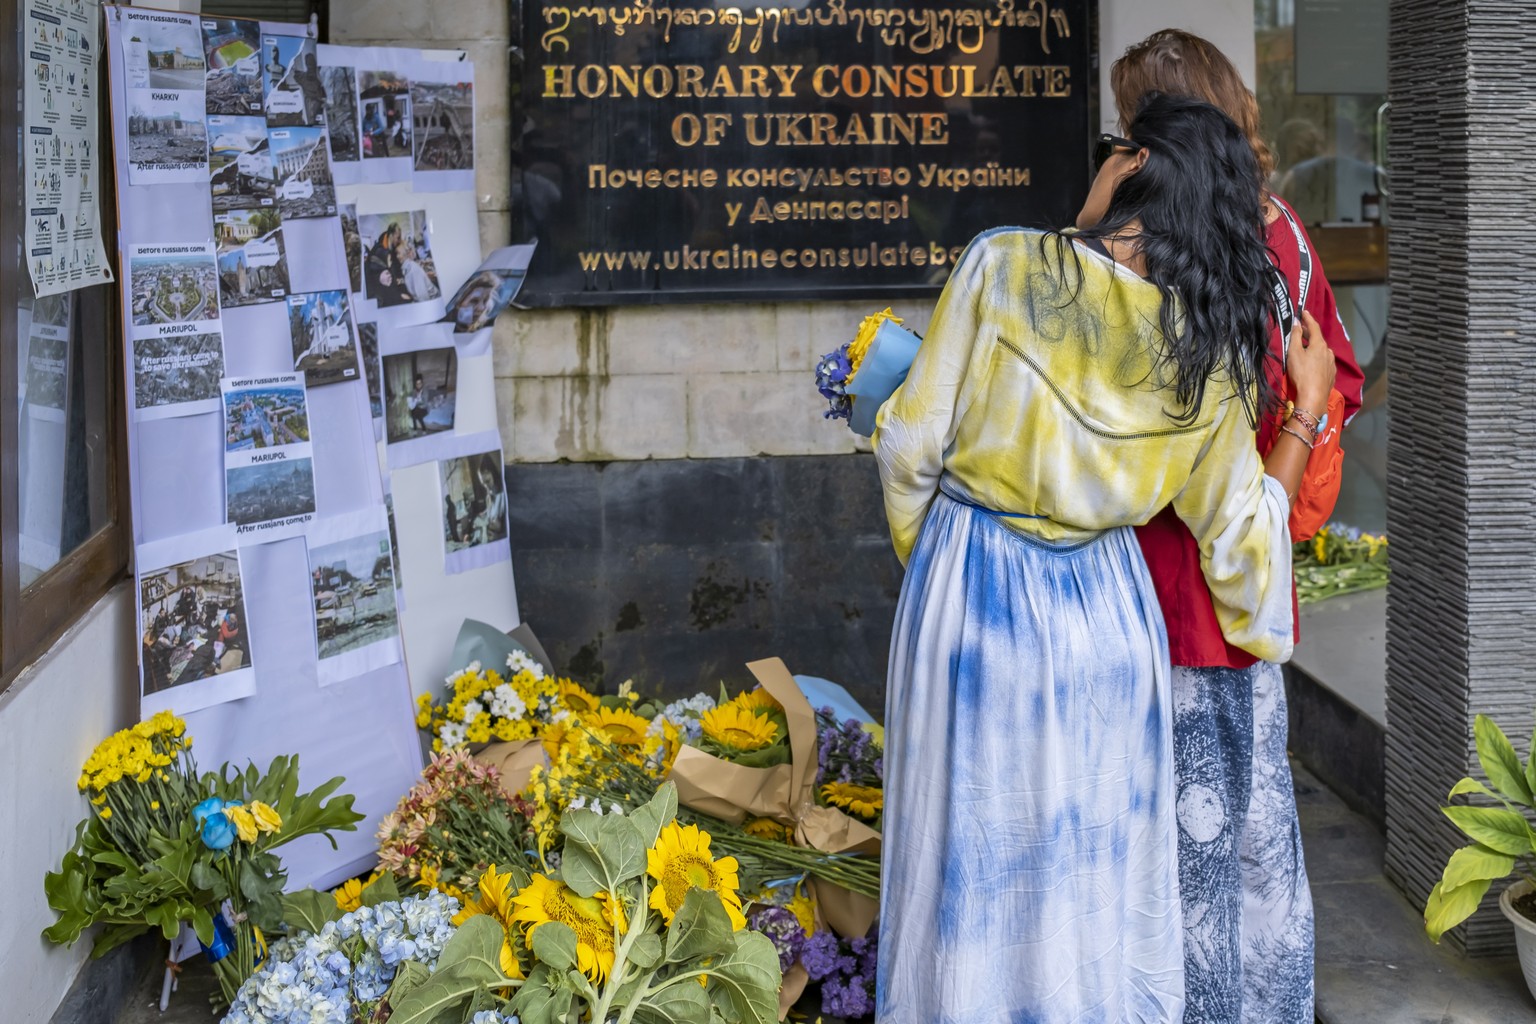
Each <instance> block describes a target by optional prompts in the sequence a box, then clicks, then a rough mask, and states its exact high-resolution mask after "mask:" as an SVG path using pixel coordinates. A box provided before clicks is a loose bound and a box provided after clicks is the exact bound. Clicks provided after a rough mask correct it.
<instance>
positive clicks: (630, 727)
mask: <svg viewBox="0 0 1536 1024" xmlns="http://www.w3.org/2000/svg"><path fill="white" fill-rule="evenodd" d="M584 721H585V723H586V725H587V726H588V727H589V728H590V729H592V730H593V731H594V732H600V733H602V734H603V737H604V738H605V739H607V740H608V741H609V742H610V743H615V744H617V745H618V746H621V747H639V746H644V745H645V731H646V730H647V729H649V728H650V727H651V723H650V721H649V720H648V719H644V718H641V717H640V716H639V715H637V714H635V713H634V712H633V711H630V710H629V709H627V708H598V709H597V711H596V712H595V713H593V714H591V715H588V716H587V717H586V718H585V719H584Z"/></svg>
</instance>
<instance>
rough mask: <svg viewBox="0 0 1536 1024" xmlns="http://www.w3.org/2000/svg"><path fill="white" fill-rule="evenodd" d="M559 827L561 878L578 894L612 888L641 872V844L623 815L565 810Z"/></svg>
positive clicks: (637, 834)
mask: <svg viewBox="0 0 1536 1024" xmlns="http://www.w3.org/2000/svg"><path fill="white" fill-rule="evenodd" d="M560 831H561V832H563V833H565V836H566V843H565V850H564V852H563V853H562V855H561V856H562V857H563V858H564V859H563V860H562V862H561V865H560V875H561V878H562V879H563V880H564V882H565V884H566V885H569V886H570V887H571V888H572V889H575V890H576V891H577V893H579V894H580V895H582V896H592V895H594V894H595V893H597V892H612V891H614V890H615V889H617V888H618V887H619V885H620V884H621V883H623V882H626V881H628V880H630V879H631V878H636V877H638V876H640V875H642V874H644V873H645V847H644V846H642V845H641V844H640V833H639V832H638V831H637V830H636V829H635V827H634V825H632V824H630V822H629V820H628V819H627V818H625V817H622V816H620V815H617V814H611V815H606V816H604V815H598V814H593V813H592V812H591V811H584V810H575V811H566V812H565V816H564V817H562V818H561V819H560ZM573 853H574V854H575V855H576V856H575V857H574V858H573V857H572V854H573ZM583 853H585V854H587V855H588V856H585V857H584V856H582V854H583Z"/></svg>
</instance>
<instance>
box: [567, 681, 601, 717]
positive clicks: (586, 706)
mask: <svg viewBox="0 0 1536 1024" xmlns="http://www.w3.org/2000/svg"><path fill="white" fill-rule="evenodd" d="M558 693H559V697H560V703H561V704H564V705H565V706H566V707H568V708H570V709H571V710H572V711H576V712H582V711H596V710H597V706H598V700H597V696H596V695H595V694H593V693H591V692H589V691H588V690H587V688H586V687H584V686H582V685H581V684H580V683H577V682H574V681H572V680H570V679H562V680H560V689H559V691H558Z"/></svg>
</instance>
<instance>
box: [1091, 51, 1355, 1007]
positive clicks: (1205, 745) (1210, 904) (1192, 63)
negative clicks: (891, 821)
mask: <svg viewBox="0 0 1536 1024" xmlns="http://www.w3.org/2000/svg"><path fill="white" fill-rule="evenodd" d="M1110 81H1111V84H1112V87H1113V90H1114V94H1115V104H1116V106H1117V108H1118V109H1119V111H1120V113H1121V117H1122V120H1123V119H1124V118H1125V116H1126V114H1127V112H1132V111H1135V110H1136V109H1137V104H1138V103H1139V102H1140V100H1141V98H1142V97H1143V96H1144V95H1146V94H1147V93H1150V92H1161V93H1168V94H1172V95H1178V96H1189V97H1193V98H1195V99H1199V100H1204V101H1205V102H1207V103H1211V104H1213V105H1214V106H1216V107H1219V108H1220V109H1221V110H1223V111H1224V112H1225V113H1226V114H1227V115H1228V116H1229V117H1231V118H1232V119H1233V120H1234V121H1236V122H1237V124H1238V126H1239V127H1240V128H1242V129H1243V131H1244V133H1245V134H1246V135H1247V136H1248V139H1249V142H1250V143H1251V144H1252V146H1253V149H1254V153H1255V155H1256V156H1257V157H1258V160H1259V165H1260V167H1261V169H1262V171H1263V172H1264V175H1265V180H1268V178H1269V174H1270V172H1271V171H1272V170H1273V168H1274V158H1273V156H1272V155H1271V153H1270V151H1269V147H1268V146H1267V145H1265V143H1264V141H1263V139H1262V138H1260V136H1259V131H1258V128H1259V111H1258V103H1257V101H1256V100H1255V99H1254V96H1253V93H1251V92H1250V91H1249V90H1248V88H1247V87H1246V86H1245V85H1244V84H1243V81H1242V78H1241V76H1239V74H1238V73H1237V69H1236V68H1235V67H1233V65H1232V62H1231V61H1230V60H1228V59H1227V58H1226V56H1225V55H1224V54H1222V52H1221V51H1220V50H1218V49H1217V48H1216V47H1215V46H1213V45H1211V44H1210V43H1209V42H1207V41H1206V40H1204V39H1201V38H1200V37H1199V36H1195V35H1191V34H1190V33H1187V32H1181V31H1178V30H1174V29H1165V30H1163V31H1161V32H1157V33H1154V34H1153V35H1152V36H1150V37H1148V38H1147V39H1146V40H1144V41H1143V42H1141V43H1138V44H1137V45H1135V46H1133V47H1131V48H1130V49H1129V50H1127V51H1126V53H1125V55H1124V56H1123V57H1121V58H1120V59H1119V60H1118V61H1116V62H1115V64H1114V66H1113V68H1112V70H1111V72H1110ZM1263 199H1264V202H1265V221H1266V224H1267V228H1266V231H1267V239H1266V241H1267V243H1268V246H1269V249H1270V253H1271V257H1272V259H1273V260H1274V262H1275V265H1276V266H1277V267H1278V268H1279V270H1280V272H1281V273H1282V275H1283V276H1284V277H1285V281H1286V284H1287V285H1288V287H1289V291H1290V294H1289V301H1290V306H1291V309H1293V310H1295V311H1296V313H1295V316H1296V318H1297V319H1300V317H1301V312H1300V311H1302V310H1305V312H1307V313H1310V314H1311V315H1312V316H1313V317H1314V318H1315V319H1316V321H1317V323H1318V325H1319V326H1320V328H1321V331H1322V335H1323V338H1324V339H1325V340H1326V342H1327V344H1328V346H1329V348H1331V349H1332V350H1333V353H1334V357H1335V365H1336V367H1337V378H1336V380H1335V383H1334V389H1335V390H1336V391H1337V392H1338V393H1339V394H1340V395H1341V396H1342V399H1343V401H1342V414H1343V415H1342V418H1343V420H1344V422H1348V420H1349V418H1350V417H1351V416H1353V415H1354V414H1355V411H1356V410H1357V409H1359V407H1360V392H1361V385H1362V383H1363V381H1364V377H1363V375H1362V374H1361V372H1360V366H1359V364H1358V362H1357V361H1356V359H1355V353H1354V347H1353V346H1352V345H1351V344H1350V341H1349V335H1348V334H1347V333H1346V332H1345V330H1344V325H1343V323H1342V322H1341V321H1340V320H1339V315H1338V310H1337V308H1336V307H1335V305H1334V299H1333V290H1332V289H1331V288H1330V287H1329V286H1328V280H1327V278H1326V277H1324V276H1323V268H1322V266H1321V264H1320V263H1319V262H1318V259H1317V253H1316V251H1315V250H1314V249H1313V248H1312V246H1311V244H1310V242H1309V240H1308V239H1307V235H1306V231H1305V230H1304V229H1303V228H1302V227H1301V225H1300V223H1299V221H1298V220H1297V218H1296V216H1295V214H1294V212H1293V211H1292V210H1291V209H1290V207H1289V206H1287V205H1286V204H1285V202H1284V201H1283V200H1281V199H1280V198H1279V197H1277V196H1274V195H1272V194H1266V195H1265V196H1263ZM1280 304H1281V305H1282V307H1283V306H1284V305H1285V304H1284V303H1280ZM1281 346H1282V334H1281V332H1280V331H1278V330H1277V331H1276V332H1275V334H1274V342H1273V347H1274V353H1275V355H1276V357H1277V358H1276V359H1275V360H1274V361H1273V363H1272V367H1271V372H1272V374H1273V375H1274V377H1276V378H1278V376H1279V375H1280V374H1282V373H1283V369H1282V367H1283V366H1284V359H1283V351H1282V347H1281ZM1276 383H1277V384H1278V380H1276ZM1292 398H1293V400H1294V402H1295V405H1296V407H1297V408H1298V409H1299V410H1305V411H1306V412H1307V413H1309V414H1310V416H1311V418H1312V419H1314V420H1317V421H1322V420H1323V418H1324V415H1325V412H1326V410H1327V408H1328V405H1329V401H1328V399H1329V396H1327V395H1321V396H1319V395H1313V394H1301V393H1296V394H1294V395H1292ZM1334 407H1335V411H1336V412H1337V411H1338V409H1339V403H1338V401H1337V399H1335V401H1334ZM1341 425H1342V424H1338V423H1335V424H1326V423H1324V424H1322V426H1323V427H1324V428H1325V429H1326V428H1327V427H1329V426H1331V427H1334V428H1335V429H1336V428H1337V427H1338V426H1341ZM1290 432H1291V431H1290V430H1287V433H1290ZM1308 432H1310V431H1308ZM1281 439H1282V435H1281V434H1279V432H1278V429H1277V422H1276V418H1274V417H1269V418H1267V419H1266V420H1265V421H1263V422H1262V423H1261V425H1260V427H1259V431H1258V434H1257V437H1256V440H1257V443H1258V447H1259V451H1260V453H1261V454H1264V455H1265V456H1266V461H1267V462H1268V463H1270V465H1271V469H1273V468H1274V465H1273V464H1274V462H1275V460H1279V459H1291V460H1296V459H1306V458H1307V457H1308V455H1309V453H1308V450H1307V447H1304V446H1303V444H1298V443H1296V442H1294V441H1289V440H1286V441H1285V443H1279V442H1280V441H1281ZM1313 440H1315V439H1314V438H1307V437H1301V438H1300V441H1301V442H1303V443H1304V444H1307V445H1309V444H1311V443H1312V442H1313ZM1309 468H1310V464H1309ZM1309 477H1310V474H1309ZM1309 485H1310V486H1312V487H1317V486H1318V485H1317V483H1316V482H1315V481H1311V480H1304V482H1303V484H1302V486H1303V488H1306V487H1308V486H1309ZM1336 494H1337V490H1336V484H1335V485H1334V490H1333V493H1332V494H1328V493H1323V494H1307V493H1305V492H1303V493H1302V494H1300V495H1297V496H1295V497H1296V501H1297V506H1298V507H1302V506H1310V508H1311V511H1312V514H1313V516H1314V517H1316V516H1317V515H1319V514H1321V516H1323V517H1324V518H1326V516H1327V515H1328V514H1330V513H1331V511H1332V508H1331V502H1332V498H1333V497H1334V496H1336ZM1296 524H1297V519H1296V517H1295V516H1293V518H1292V527H1293V529H1294V528H1295V527H1296ZM1137 533H1138V538H1139V540H1140V541H1141V549H1142V553H1143V554H1144V555H1145V556H1146V560H1147V566H1148V568H1149V569H1150V570H1151V575H1152V583H1153V587H1154V589H1155V590H1156V592H1157V595H1158V599H1159V601H1160V603H1161V604H1162V608H1163V617H1164V619H1165V620H1166V622H1167V626H1168V645H1169V651H1170V653H1171V655H1172V661H1173V666H1174V670H1173V700H1174V765H1175V773H1176V780H1177V786H1178V798H1177V800H1178V803H1177V817H1178V822H1179V885H1180V890H1181V896H1180V900H1181V903H1182V906H1183V910H1184V971H1185V977H1184V984H1185V994H1186V998H1187V1008H1186V1011H1185V1015H1184V1020H1185V1022H1186V1024H1312V1020H1313V1009H1312V1007H1313V978H1312V974H1313V969H1312V956H1313V941H1312V897H1311V893H1310V891H1309V890H1308V888H1307V874H1306V866H1305V864H1304V863H1303V861H1302V855H1301V830H1300V827H1299V825H1298V822H1297V818H1296V795H1295V791H1294V789H1293V787H1292V783H1291V772H1290V765H1289V762H1288V761H1287V760H1286V707H1285V689H1284V683H1283V679H1282V676H1281V672H1280V666H1279V665H1275V664H1270V663H1266V662H1258V661H1256V660H1255V659H1254V658H1253V657H1252V656H1250V655H1248V654H1246V653H1245V652H1243V651H1241V650H1238V649H1237V648H1235V647H1232V646H1231V645H1229V644H1228V643H1226V641H1225V640H1224V639H1223V638H1222V633H1221V629H1220V627H1219V626H1218V624H1217V621H1216V615H1215V612H1214V610H1213V608H1212V605H1211V595H1210V590H1209V589H1208V588H1207V586H1206V583H1205V579H1204V577H1203V576H1202V575H1201V572H1200V552H1199V548H1198V547H1197V545H1196V543H1195V540H1194V537H1193V536H1191V534H1190V532H1189V529H1188V528H1187V527H1185V526H1184V524H1183V522H1181V521H1180V520H1179V518H1178V517H1177V516H1176V515H1174V514H1173V513H1172V511H1171V510H1164V511H1163V513H1162V514H1160V515H1159V516H1157V517H1156V518H1155V519H1153V520H1152V521H1151V522H1150V523H1148V524H1147V525H1146V526H1144V527H1141V528H1140V529H1139V530H1138V531H1137ZM1293 601H1294V599H1293Z"/></svg>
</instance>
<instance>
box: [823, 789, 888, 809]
mask: <svg viewBox="0 0 1536 1024" xmlns="http://www.w3.org/2000/svg"><path fill="white" fill-rule="evenodd" d="M821 796H822V799H824V800H826V801H827V803H829V804H831V805H832V806H834V807H841V808H842V809H843V810H845V811H852V812H853V813H854V814H857V815H858V816H859V817H861V818H875V817H878V816H879V814H880V810H881V808H882V807H884V806H885V793H884V792H883V791H882V790H879V789H876V788H875V787H874V786H856V785H854V784H853V783H851V782H829V783H827V784H826V785H824V786H822V787H821Z"/></svg>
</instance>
